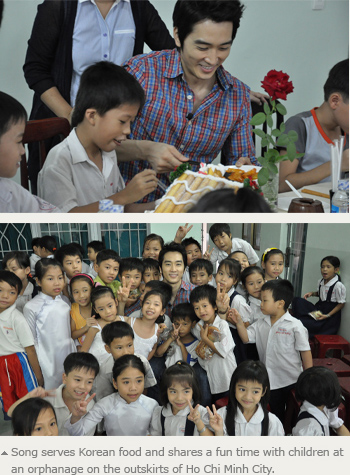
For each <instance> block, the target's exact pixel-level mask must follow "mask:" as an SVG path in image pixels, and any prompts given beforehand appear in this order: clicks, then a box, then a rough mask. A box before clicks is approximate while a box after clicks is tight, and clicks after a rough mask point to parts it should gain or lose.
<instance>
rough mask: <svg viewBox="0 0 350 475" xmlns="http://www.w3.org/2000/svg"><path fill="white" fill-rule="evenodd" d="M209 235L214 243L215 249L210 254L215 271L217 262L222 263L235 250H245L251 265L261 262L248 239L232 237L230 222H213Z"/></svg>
mask: <svg viewBox="0 0 350 475" xmlns="http://www.w3.org/2000/svg"><path fill="white" fill-rule="evenodd" d="M209 236H210V238H211V240H212V241H213V243H214V249H213V251H212V253H211V255H210V260H211V262H212V264H213V266H214V271H216V267H217V264H220V262H221V261H222V260H223V259H226V257H228V255H229V254H231V253H232V252H234V251H243V252H244V253H245V254H246V255H247V257H248V260H249V264H250V265H252V264H256V263H258V262H259V257H258V255H257V253H256V252H255V251H254V249H253V248H252V246H251V245H250V244H249V243H248V242H247V241H244V239H239V238H233V237H232V233H231V230H230V226H229V225H228V224H226V223H216V224H213V225H212V226H211V227H210V229H209Z"/></svg>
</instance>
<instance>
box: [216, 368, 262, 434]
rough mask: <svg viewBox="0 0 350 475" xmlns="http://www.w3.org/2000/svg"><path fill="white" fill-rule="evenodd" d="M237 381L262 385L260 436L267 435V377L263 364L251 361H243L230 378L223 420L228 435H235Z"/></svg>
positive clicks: (237, 405)
mask: <svg viewBox="0 0 350 475" xmlns="http://www.w3.org/2000/svg"><path fill="white" fill-rule="evenodd" d="M239 381H242V382H245V381H253V382H255V381H256V382H257V383H259V384H261V385H262V388H263V392H264V391H265V394H264V395H263V396H262V397H261V399H260V405H261V407H262V409H263V411H264V419H263V427H262V434H261V435H268V432H269V412H268V409H267V405H268V403H269V399H270V380H269V375H268V373H267V370H266V367H265V365H264V363H262V362H261V361H252V360H246V361H243V363H240V364H239V365H238V366H237V368H236V369H235V371H234V372H233V375H232V378H231V382H230V389H229V397H228V405H227V412H226V419H225V425H226V429H227V433H228V435H234V434H235V416H236V414H237V408H238V407H239V403H238V401H237V399H236V386H237V383H238V382H239Z"/></svg>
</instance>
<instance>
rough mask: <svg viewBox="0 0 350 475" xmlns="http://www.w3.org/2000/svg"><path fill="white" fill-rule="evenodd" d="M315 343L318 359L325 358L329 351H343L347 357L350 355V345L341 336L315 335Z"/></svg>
mask: <svg viewBox="0 0 350 475" xmlns="http://www.w3.org/2000/svg"><path fill="white" fill-rule="evenodd" d="M315 342H316V346H317V348H318V351H317V358H324V357H325V356H326V353H327V351H328V350H342V351H343V352H344V354H345V355H348V354H350V343H349V342H348V341H347V340H345V338H343V337H342V336H340V335H315Z"/></svg>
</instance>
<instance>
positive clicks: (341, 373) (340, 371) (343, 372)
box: [312, 358, 350, 378]
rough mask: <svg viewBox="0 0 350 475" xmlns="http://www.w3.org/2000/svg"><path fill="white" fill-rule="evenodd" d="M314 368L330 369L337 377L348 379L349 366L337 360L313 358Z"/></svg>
mask: <svg viewBox="0 0 350 475" xmlns="http://www.w3.org/2000/svg"><path fill="white" fill-rule="evenodd" d="M312 361H313V365H314V366H323V367H324V368H328V369H331V370H332V371H334V372H335V374H336V375H337V376H338V378H339V377H350V366H349V365H347V364H346V363H344V361H342V360H339V359H338V358H314V359H313V360H312Z"/></svg>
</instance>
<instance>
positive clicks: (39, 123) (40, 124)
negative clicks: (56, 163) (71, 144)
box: [21, 117, 71, 190]
mask: <svg viewBox="0 0 350 475" xmlns="http://www.w3.org/2000/svg"><path fill="white" fill-rule="evenodd" d="M70 131H71V127H70V124H69V122H68V120H67V119H64V118H62V117H52V118H50V119H41V120H29V121H28V122H27V124H26V128H25V131H24V136H23V140H22V142H23V145H25V144H28V143H33V142H39V159H40V169H41V168H42V166H43V165H44V162H45V159H46V155H47V151H46V148H45V140H47V139H50V138H52V137H55V136H56V135H59V136H61V138H62V140H63V139H65V138H66V137H68V135H69V134H70ZM21 185H22V186H23V187H24V188H26V189H27V190H29V181H28V167H27V158H26V155H25V154H24V155H23V156H22V161H21Z"/></svg>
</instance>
